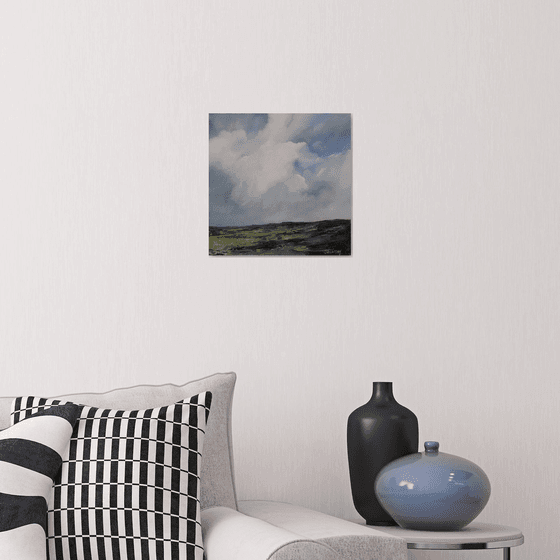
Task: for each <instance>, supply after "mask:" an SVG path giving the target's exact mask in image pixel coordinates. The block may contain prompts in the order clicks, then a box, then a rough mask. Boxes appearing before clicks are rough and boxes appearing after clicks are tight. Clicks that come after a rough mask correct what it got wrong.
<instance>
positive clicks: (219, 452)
mask: <svg viewBox="0 0 560 560" xmlns="http://www.w3.org/2000/svg"><path fill="white" fill-rule="evenodd" d="M235 383H236V374H235V373H217V374H214V375H211V376H208V377H205V378H202V379H197V380H194V381H190V382H188V383H186V384H185V385H182V386H177V385H172V384H166V385H158V386H149V385H138V386H135V387H129V388H123V389H116V390H113V391H109V392H107V393H89V394H75V395H65V396H62V397H57V399H58V400H57V401H56V402H57V403H58V402H72V403H76V404H81V405H87V406H90V407H97V408H98V409H100V410H101V409H117V410H119V411H122V410H125V411H131V410H132V411H144V410H146V409H156V408H157V407H163V408H162V410H164V411H167V409H168V408H169V406H170V405H173V403H178V402H185V401H186V400H188V399H191V402H192V399H193V398H194V397H195V396H198V395H199V394H201V393H203V392H210V393H212V397H211V406H210V413H209V415H207V424H206V430H205V434H204V430H202V434H203V446H201V447H202V458H201V463H200V477H199V478H200V488H199V496H200V500H199V503H198V502H197V504H196V523H193V525H196V527H195V528H193V525H188V523H189V522H186V523H187V525H186V527H187V529H188V531H189V539H191V538H192V539H197V546H193V547H190V545H189V547H190V548H189V549H188V552H183V550H182V551H181V555H179V553H177V554H175V553H169V552H166V554H165V557H163V556H161V557H160V554H156V555H149V552H146V551H148V548H146V549H145V550H144V548H141V547H140V545H137V544H131V542H130V539H128V538H127V539H123V538H120V537H119V535H118V534H114V530H115V528H118V527H119V526H122V527H125V526H126V523H127V517H126V512H124V513H122V512H120V510H119V512H118V513H116V512H114V511H111V508H110V504H111V499H112V498H110V497H109V494H107V499H106V501H107V504H105V505H106V508H105V510H104V512H103V515H106V516H107V519H108V520H110V521H107V523H106V524H105V527H110V528H111V530H109V529H107V531H109V534H108V535H107V534H104V535H102V536H100V535H84V534H80V530H81V531H85V530H86V529H87V526H88V525H87V523H86V522H85V521H83V524H82V525H80V526H81V527H82V529H80V528H79V527H73V528H71V527H66V529H67V532H68V534H70V535H71V539H70V541H69V542H70V545H68V546H67V547H66V548H64V547H62V548H58V549H56V550H55V548H54V547H52V546H51V548H50V549H49V550H50V558H51V560H54V556H56V559H57V560H74V558H78V559H82V558H84V559H85V558H99V557H101V556H102V555H101V554H99V551H98V550H97V549H96V546H103V547H104V551H109V553H106V554H105V556H104V557H106V558H107V560H109V559H110V560H116V559H117V558H123V559H124V558H127V559H128V560H132V559H133V558H142V559H144V558H150V559H151V558H157V560H166V559H167V558H169V560H177V558H183V557H185V558H192V559H196V560H198V559H200V558H202V557H203V556H202V555H203V554H204V558H205V559H206V560H335V559H337V560H342V559H344V560H406V558H407V546H406V542H405V541H404V540H402V539H400V538H397V537H393V536H390V535H387V534H386V533H383V532H381V531H376V530H375V529H373V528H370V527H365V526H362V525H358V524H355V523H351V522H348V521H344V520H341V519H337V518H335V517H332V516H330V515H326V514H324V513H320V512H317V511H313V510H310V509H307V508H304V507H300V506H296V505H292V504H287V503H279V502H271V501H259V500H238V498H237V495H236V489H235V478H234V469H233V450H232V446H231V406H232V400H233V391H234V387H235ZM13 401H14V399H13V398H9V397H4V398H0V430H4V429H6V428H8V427H9V426H10V424H11V420H10V413H11V410H12V407H13ZM206 402H208V401H206ZM191 406H192V405H191ZM158 410H159V409H158ZM158 414H159V416H160V417H163V416H162V414H163V413H159V412H158ZM174 414H176V412H174ZM117 416H118V415H117ZM125 416H126V415H125ZM133 416H134V415H133ZM119 418H120V417H119ZM26 421H27V420H26ZM123 422H124V420H123ZM112 425H113V424H112ZM123 425H124V424H123ZM119 426H120V424H119ZM112 429H113V431H114V433H120V432H118V431H115V430H116V428H115V427H113V428H112ZM118 429H119V430H120V429H121V428H118ZM128 429H129V430H130V429H131V428H130V427H129V428H128ZM123 430H124V428H123ZM74 432H76V430H74ZM1 433H2V432H0V434H1ZM189 433H192V432H189ZM115 437H117V438H118V437H121V436H115ZM147 437H149V438H151V439H154V438H156V439H157V437H156V436H154V435H150V436H147ZM158 437H159V436H158ZM165 437H167V436H165ZM190 437H194V436H190ZM199 438H200V440H201V441H202V435H199ZM121 439H122V437H121ZM113 444H114V442H113ZM162 449H163V448H162ZM117 453H119V455H118V456H119V457H120V456H121V454H124V453H125V451H124V450H121V451H117ZM131 453H132V452H131ZM197 453H198V452H197ZM160 455H161V457H163V459H161V457H160V459H158V460H163V461H165V460H166V459H165V457H166V456H165V453H164V452H163V451H161V454H160ZM195 455H196V453H195ZM198 456H199V460H200V453H198ZM131 457H132V455H131ZM113 463H114V459H113ZM129 463H130V461H129ZM113 467H114V468H113V470H111V475H110V478H109V479H107V481H108V482H112V483H114V482H115V480H114V479H115V477H117V478H118V477H120V476H121V474H119V473H120V470H119V466H118V465H117V466H115V465H113ZM82 468H83V467H82ZM92 468H93V467H92ZM154 468H156V467H154ZM103 476H105V477H107V476H108V475H103ZM104 480H105V479H104ZM174 480H178V479H175V478H173V477H172V476H171V478H169V479H166V480H165V484H167V485H168V486H170V487H171V488H170V492H171V494H170V495H171V498H170V499H171V500H173V496H174V493H176V492H175V491H176V489H175V488H174V486H173V485H174ZM2 491H3V490H2V489H1V488H0V492H2ZM64 491H65V492H66V491H67V492H72V491H73V489H72V488H68V489H66V490H64ZM115 492H116V490H115ZM92 499H93V498H92ZM104 499H105V498H104V497H103V490H99V494H98V495H96V497H95V500H97V501H96V507H97V505H98V501H99V500H104ZM115 499H116V498H115ZM165 499H167V498H165V497H163V498H161V500H162V501H165ZM195 501H196V500H195ZM81 503H82V506H81V507H83V508H84V511H85V510H86V509H95V508H94V506H93V505H92V504H91V503H88V502H87V497H86V496H85V491H84V496H82V502H81ZM115 503H116V502H115ZM189 503H190V502H189ZM189 507H190V506H189ZM58 509H59V510H60V507H59V508H58ZM76 509H77V510H78V512H79V513H78V514H75V515H82V516H83V515H85V514H84V513H83V512H82V511H80V507H77V508H76ZM115 509H119V508H115ZM120 509H122V508H120ZM193 511H194V510H193ZM53 512H54V513H53ZM97 514H98V515H101V514H100V513H99V512H98V513H97ZM56 515H57V505H56V504H54V505H53V503H52V499H51V502H49V524H48V531H47V542H48V543H49V544H50V545H52V540H53V536H52V534H51V531H52V523H51V522H52V519H53V516H56ZM117 515H122V519H121V518H119V519H121V520H120V521H119V519H117ZM193 515H194V514H193ZM111 516H113V517H111ZM160 517H164V516H160ZM160 517H156V520H159V519H160ZM112 519H115V520H116V521H114V523H113V521H112ZM121 522H122V525H119V523H121ZM165 522H166V520H165V519H164V520H163V521H161V523H165ZM158 523H159V521H158ZM173 523H175V522H171V524H170V527H171V529H170V531H171V533H170V534H172V533H173V527H175V525H174V524H173ZM63 525H64V523H63ZM129 525H130V523H129ZM84 528H85V529H84ZM128 530H129V529H128V527H127V531H128ZM150 530H151V529H150V527H147V528H144V531H145V532H147V533H150ZM200 530H201V531H200ZM111 531H112V532H111ZM165 531H166V529H165V527H164V529H163V532H164V533H165ZM191 533H192V534H191ZM165 534H167V533H165ZM200 536H202V542H203V546H204V553H203V551H202V547H201V546H200V545H201V543H200V540H201V539H200ZM142 538H144V537H142ZM104 539H105V540H104ZM164 540H170V539H167V537H166V539H164ZM171 540H172V539H171ZM85 541H87V547H89V548H87V550H89V554H90V555H89V556H88V555H87V554H83V553H82V552H81V550H82V549H81V548H80V547H81V546H82V545H83V544H84V542H85ZM121 541H122V542H121ZM125 541H126V542H125ZM189 542H190V541H189ZM72 543H73V544H72ZM76 543H78V545H76ZM65 546H66V545H65ZM135 546H137V548H134V547H135ZM146 546H147V545H146ZM127 547H128V548H127ZM76 550H78V552H76ZM84 550H85V545H84ZM161 550H164V549H163V548H162V549H161ZM165 550H166V551H168V549H165ZM184 550H185V551H186V550H187V549H186V548H185V549H184ZM1 552H2V541H1V540H0V553H1ZM34 558H35V557H34Z"/></svg>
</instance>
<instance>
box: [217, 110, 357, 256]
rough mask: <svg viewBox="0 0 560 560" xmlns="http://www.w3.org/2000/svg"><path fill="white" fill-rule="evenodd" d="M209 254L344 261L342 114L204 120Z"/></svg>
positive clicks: (346, 217)
mask: <svg viewBox="0 0 560 560" xmlns="http://www.w3.org/2000/svg"><path fill="white" fill-rule="evenodd" d="M209 218H210V219H209V234H210V235H209V254H210V255H212V256H270V255H276V256H306V255H313V256H341V255H351V246H352V244H351V237H352V235H351V232H352V118H351V114H349V113H295V114H290V113H211V114H210V115H209Z"/></svg>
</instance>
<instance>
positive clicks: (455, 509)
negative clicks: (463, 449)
mask: <svg viewBox="0 0 560 560" xmlns="http://www.w3.org/2000/svg"><path fill="white" fill-rule="evenodd" d="M424 448H425V451H424V453H412V454H410V455H407V456H405V457H401V458H400V459H397V460H395V461H392V462H391V463H389V464H388V465H386V466H385V467H384V468H383V469H381V471H380V472H379V474H378V476H377V478H376V480H375V494H376V496H377V499H378V500H379V502H380V504H381V505H382V506H383V507H384V508H385V509H386V510H387V511H388V512H389V513H390V514H391V517H392V518H393V519H394V520H395V521H396V522H397V523H398V524H399V525H400V526H401V527H403V528H404V529H417V530H421V531H457V530H459V529H462V528H463V527H465V526H466V525H468V524H469V523H470V522H471V521H473V519H474V518H475V517H476V516H477V515H478V514H479V513H480V512H481V511H482V510H483V509H484V507H485V506H486V504H487V503H488V499H489V498H490V481H489V480H488V477H487V476H486V474H485V473H484V471H483V470H482V469H481V468H480V467H478V466H477V465H475V464H474V463H472V462H471V461H467V459H463V458H462V457H457V456H456V455H450V454H448V453H441V452H440V451H439V443H438V442H437V441H427V442H426V443H425V444H424Z"/></svg>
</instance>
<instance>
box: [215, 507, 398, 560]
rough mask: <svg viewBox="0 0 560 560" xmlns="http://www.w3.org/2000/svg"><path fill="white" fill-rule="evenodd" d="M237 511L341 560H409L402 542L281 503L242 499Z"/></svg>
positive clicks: (306, 509) (360, 526)
mask: <svg viewBox="0 0 560 560" xmlns="http://www.w3.org/2000/svg"><path fill="white" fill-rule="evenodd" d="M239 510H240V511H241V512H243V513H244V514H246V515H248V516H251V517H253V518H255V519H260V520H262V521H266V522H267V523H269V524H271V525H274V526H275V527H278V528H281V529H284V530H286V531H290V532H291V533H293V534H296V535H300V536H301V537H302V538H307V539H311V540H313V541H314V542H316V543H321V544H325V545H327V546H329V547H330V548H331V549H333V550H334V551H335V552H336V553H337V554H338V555H339V557H340V558H341V559H344V560H407V558H408V551H407V545H406V541H405V540H404V539H401V538H399V537H394V536H391V535H388V534H386V533H383V532H382V531H378V530H376V529H374V528H372V527H367V526H364V525H359V524H357V523H352V522H351V521H346V520H344V519H338V518H337V517H333V516H331V515H327V514H324V513H320V512H318V511H313V510H311V509H308V508H304V507H301V506H295V505H292V504H287V503H283V502H271V501H264V500H245V501H240V502H239ZM208 560H210V559H208Z"/></svg>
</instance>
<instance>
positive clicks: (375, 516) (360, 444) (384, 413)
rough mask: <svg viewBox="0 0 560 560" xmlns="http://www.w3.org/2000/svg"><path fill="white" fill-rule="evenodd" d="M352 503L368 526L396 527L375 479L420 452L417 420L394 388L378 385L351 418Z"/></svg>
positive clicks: (349, 437) (389, 385) (385, 383)
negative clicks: (396, 462) (388, 467)
mask: <svg viewBox="0 0 560 560" xmlns="http://www.w3.org/2000/svg"><path fill="white" fill-rule="evenodd" d="M347 444H348V463H349V467H350V485H351V487H352V499H353V500H354V507H355V508H356V510H357V511H358V513H359V514H360V515H361V516H362V517H363V518H364V519H365V520H366V523H367V524H368V525H396V522H395V521H394V520H393V518H392V517H391V516H390V515H389V514H388V513H387V512H386V511H385V510H384V509H383V507H382V506H381V504H380V503H379V502H378V501H377V497H376V495H375V478H376V477H377V475H378V474H379V471H380V470H381V469H382V468H383V467H384V466H385V465H387V464H388V463H390V462H391V461H394V460H395V459H398V458H399V457H403V456H404V455H409V454H410V453H417V452H418V419H417V418H416V415H415V414H414V413H413V412H411V411H410V410H408V408H405V407H404V406H402V405H400V404H399V403H398V402H397V401H396V400H395V397H393V384H392V383H390V382H385V381H376V382H374V384H373V395H372V397H371V399H370V401H369V402H367V403H366V404H364V405H363V406H360V407H359V408H357V409H356V410H355V411H354V412H352V414H350V416H349V417H348V430H347Z"/></svg>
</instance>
